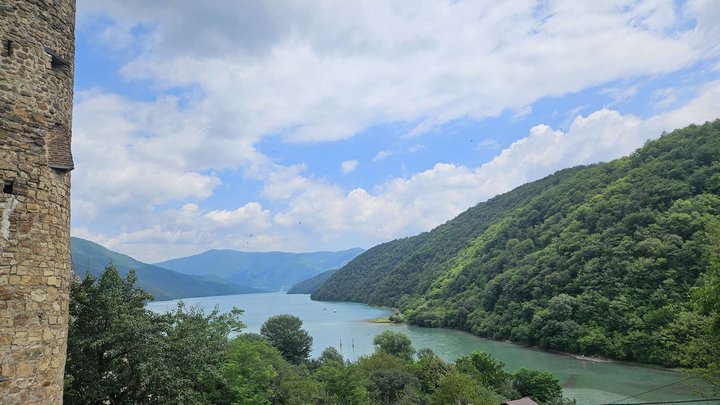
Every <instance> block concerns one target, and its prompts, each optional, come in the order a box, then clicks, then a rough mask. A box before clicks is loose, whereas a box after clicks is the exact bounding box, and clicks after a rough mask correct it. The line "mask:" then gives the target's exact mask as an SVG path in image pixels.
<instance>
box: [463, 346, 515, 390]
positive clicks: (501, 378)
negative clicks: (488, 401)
mask: <svg viewBox="0 0 720 405" xmlns="http://www.w3.org/2000/svg"><path fill="white" fill-rule="evenodd" d="M455 366H456V367H457V369H458V371H460V372H461V373H465V374H468V375H471V376H474V377H476V378H477V379H478V380H480V382H481V383H482V384H483V385H484V386H486V387H490V388H494V389H499V388H500V387H502V385H503V384H505V382H506V381H507V378H508V374H507V373H506V372H505V370H504V367H505V364H504V363H503V362H501V361H497V360H495V359H494V358H493V357H492V356H490V355H489V354H487V353H483V352H474V353H471V354H470V355H467V356H463V357H460V358H459V359H457V360H456V361H455Z"/></svg>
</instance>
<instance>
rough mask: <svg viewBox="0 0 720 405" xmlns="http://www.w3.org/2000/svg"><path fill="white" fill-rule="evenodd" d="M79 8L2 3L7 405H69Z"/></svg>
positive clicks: (0, 164)
mask: <svg viewBox="0 0 720 405" xmlns="http://www.w3.org/2000/svg"><path fill="white" fill-rule="evenodd" d="M74 30H75V0H0V41H2V42H1V43H0V187H2V193H0V403H1V404H60V403H62V389H63V369H64V367H65V351H66V346H67V340H66V339H67V321H68V292H69V285H70V277H71V272H72V268H71V261H70V173H69V172H70V170H72V168H73V161H72V155H71V154H70V127H71V115H72V95H73V58H74V53H75V44H74V38H75V35H74Z"/></svg>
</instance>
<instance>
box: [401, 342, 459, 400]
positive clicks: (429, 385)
mask: <svg viewBox="0 0 720 405" xmlns="http://www.w3.org/2000/svg"><path fill="white" fill-rule="evenodd" d="M409 370H410V372H411V373H413V375H414V376H415V377H416V378H417V379H418V381H419V382H420V389H421V390H422V392H424V393H426V394H432V393H433V392H434V391H435V389H436V388H437V385H438V384H439V382H440V380H441V379H442V377H443V376H444V375H445V374H447V373H449V372H450V371H451V370H452V366H451V365H449V364H447V363H446V362H445V361H443V359H441V358H440V357H438V356H437V355H436V354H435V353H434V352H433V351H432V350H431V349H428V348H423V349H420V350H419V351H418V360H417V361H416V362H414V363H413V364H411V365H410V366H409Z"/></svg>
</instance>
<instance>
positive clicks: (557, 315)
mask: <svg viewBox="0 0 720 405" xmlns="http://www.w3.org/2000/svg"><path fill="white" fill-rule="evenodd" d="M719 216H720V120H717V121H714V122H712V123H706V124H704V125H701V126H696V125H691V126H689V127H687V128H684V129H681V130H676V131H674V132H672V133H670V134H666V135H664V136H662V137H661V138H660V139H657V140H655V141H650V142H648V143H647V144H646V145H645V146H644V147H642V148H640V149H639V150H637V151H636V152H635V153H633V154H632V155H630V156H627V157H624V158H621V159H617V160H614V161H611V162H609V163H601V164H596V165H591V166H582V167H576V168H572V169H567V170H562V171H559V172H557V173H555V174H553V175H551V176H548V177H546V178H543V179H541V180H538V181H535V182H532V183H529V184H526V185H523V186H521V187H518V188H516V189H514V190H512V191H510V192H508V193H505V194H502V195H499V196H497V197H494V198H492V199H490V200H488V201H487V202H483V203H480V204H478V205H476V206H474V207H472V208H470V209H469V210H467V211H465V212H464V213H462V214H460V215H459V216H458V217H456V218H454V219H453V220H451V221H448V222H447V223H445V224H443V225H441V226H439V227H437V228H435V229H433V230H432V231H430V232H426V233H423V234H420V235H418V236H415V237H411V238H404V239H399V240H395V241H392V242H388V243H384V244H382V245H379V246H376V247H374V248H372V249H370V250H368V251H367V252H365V253H364V254H362V255H360V256H358V257H357V258H355V259H354V260H353V261H351V262H350V263H349V264H348V265H346V266H345V267H343V268H342V269H341V270H340V271H338V272H337V273H335V274H333V275H332V277H330V279H329V280H328V281H327V282H326V283H324V284H323V285H322V286H321V287H320V288H319V289H318V290H317V291H316V292H315V293H314V294H313V299H319V300H346V301H357V302H365V303H370V304H379V305H388V306H395V307H398V308H400V310H401V311H402V314H403V315H404V316H405V318H406V319H407V320H408V321H409V322H411V323H414V324H418V325H425V326H444V327H452V328H459V329H465V330H468V331H471V332H473V333H475V334H478V335H482V336H487V337H491V338H496V339H510V340H513V341H516V342H524V343H528V344H533V345H539V346H541V347H543V348H548V349H556V350H566V351H572V352H580V353H585V354H593V355H604V356H610V357H614V358H619V359H629V360H637V361H642V362H651V363H661V364H666V365H678V364H681V365H701V364H700V363H702V362H703V361H704V360H703V358H704V355H703V353H702V351H703V349H702V347H703V342H711V341H710V340H709V338H706V336H705V334H706V333H708V330H709V327H708V325H709V321H708V319H707V318H706V317H705V316H704V315H700V314H699V313H697V312H695V310H694V308H693V307H692V305H691V304H690V298H689V295H690V291H691V289H692V288H693V287H695V286H697V285H698V284H699V281H698V278H699V276H700V275H701V274H702V273H703V272H704V271H705V269H706V268H707V266H708V260H709V257H710V256H711V254H712V253H711V252H712V250H713V249H715V248H716V247H715V246H714V244H713V243H712V242H711V241H712V236H711V235H712V234H713V233H717V232H718V230H717V226H718V218H719ZM715 240H717V239H715ZM698 342H699V343H698ZM688 343H693V344H688ZM686 349H687V350H686ZM690 349H692V350H695V352H692V351H691V350H690Z"/></svg>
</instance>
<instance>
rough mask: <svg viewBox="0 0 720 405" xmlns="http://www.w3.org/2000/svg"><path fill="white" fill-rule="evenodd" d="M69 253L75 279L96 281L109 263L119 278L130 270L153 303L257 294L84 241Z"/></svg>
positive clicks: (75, 240) (78, 241)
mask: <svg viewBox="0 0 720 405" xmlns="http://www.w3.org/2000/svg"><path fill="white" fill-rule="evenodd" d="M70 251H71V255H72V261H73V268H74V270H75V273H76V274H77V275H78V276H80V277H85V275H86V274H87V273H90V274H92V275H94V276H96V277H98V276H99V275H100V274H102V272H103V270H104V269H105V266H106V265H107V264H108V263H110V262H112V263H113V264H114V265H115V267H117V269H118V271H119V272H120V274H121V275H123V276H125V275H127V273H128V272H129V271H130V269H135V270H136V273H137V276H138V281H137V285H138V287H140V288H142V289H143V290H145V291H147V292H149V293H150V294H152V296H153V297H155V299H156V300H169V299H177V298H188V297H204V296H211V295H229V294H246V293H252V292H259V290H256V289H253V288H249V287H242V286H239V285H235V284H231V283H228V282H221V281H217V280H209V279H207V278H205V277H199V276H190V275H187V274H182V273H178V272H176V271H172V270H168V269H164V268H161V267H158V266H153V265H151V264H146V263H143V262H140V261H137V260H135V259H133V258H132V257H130V256H126V255H124V254H121V253H117V252H113V251H112V250H109V249H106V248H104V247H102V246H100V245H98V244H97V243H93V242H90V241H89V240H85V239H80V238H75V237H73V238H71V239H70Z"/></svg>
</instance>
